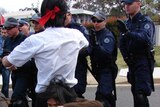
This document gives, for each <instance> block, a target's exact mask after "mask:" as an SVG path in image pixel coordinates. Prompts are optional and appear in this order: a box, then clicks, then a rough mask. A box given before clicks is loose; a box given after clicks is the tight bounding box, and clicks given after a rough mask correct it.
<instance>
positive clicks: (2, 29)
mask: <svg viewBox="0 0 160 107" xmlns="http://www.w3.org/2000/svg"><path fill="white" fill-rule="evenodd" d="M1 35H2V37H7V30H6V29H5V28H4V27H2V28H1Z"/></svg>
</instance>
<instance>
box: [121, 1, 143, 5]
mask: <svg viewBox="0 0 160 107" xmlns="http://www.w3.org/2000/svg"><path fill="white" fill-rule="evenodd" d="M133 2H140V0H122V1H121V3H125V4H131V3H133Z"/></svg>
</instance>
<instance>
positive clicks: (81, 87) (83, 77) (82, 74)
mask: <svg viewBox="0 0 160 107" xmlns="http://www.w3.org/2000/svg"><path fill="white" fill-rule="evenodd" d="M65 26H66V27H68V28H73V29H78V30H79V31H80V32H82V33H83V35H84V36H85V38H86V39H87V40H88V38H89V33H88V30H87V29H86V28H85V27H84V26H83V25H81V24H79V23H76V22H75V21H74V20H73V18H72V14H71V13H70V11H68V12H67V13H66V19H65ZM87 55H88V52H87V50H82V51H80V53H79V56H78V61H77V66H76V71H75V77H76V79H77V80H78V83H77V84H76V85H75V86H74V89H75V91H76V93H77V96H78V97H80V98H84V96H83V93H85V91H86V85H87V67H88V64H87V59H86V56H87Z"/></svg>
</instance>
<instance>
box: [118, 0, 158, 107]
mask: <svg viewBox="0 0 160 107" xmlns="http://www.w3.org/2000/svg"><path fill="white" fill-rule="evenodd" d="M122 3H124V9H125V11H126V13H127V14H128V15H129V18H128V20H127V21H126V23H124V22H123V21H121V20H118V21H117V22H118V29H119V31H120V32H121V36H120V41H119V42H120V44H119V48H120V51H121V53H122V56H123V58H124V61H125V62H126V63H127V65H128V67H129V72H128V75H127V78H128V82H129V83H130V84H131V91H132V94H133V98H134V107H149V101H148V98H147V96H150V95H151V92H152V91H153V90H154V84H153V77H152V73H153V69H154V56H153V46H154V40H153V38H154V31H155V26H154V24H153V22H152V21H151V19H150V18H149V17H148V16H145V15H143V14H142V13H141V12H140V7H141V2H140V1H139V0H122Z"/></svg>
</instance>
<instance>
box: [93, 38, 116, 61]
mask: <svg viewBox="0 0 160 107" xmlns="http://www.w3.org/2000/svg"><path fill="white" fill-rule="evenodd" d="M114 46H115V39H114V37H113V36H106V37H104V38H103V39H102V41H101V43H100V44H98V45H96V47H95V50H96V54H95V55H97V57H99V58H102V57H103V56H104V57H105V58H106V59H110V58H111V57H112V52H113V50H114Z"/></svg>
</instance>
